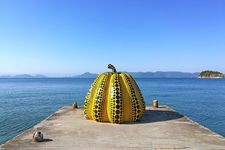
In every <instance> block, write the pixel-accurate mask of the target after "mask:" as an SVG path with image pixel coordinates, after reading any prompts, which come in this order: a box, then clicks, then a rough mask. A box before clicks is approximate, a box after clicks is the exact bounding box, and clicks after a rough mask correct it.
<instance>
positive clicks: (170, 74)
mask: <svg viewBox="0 0 225 150" xmlns="http://www.w3.org/2000/svg"><path fill="white" fill-rule="evenodd" d="M126 73H129V74H131V75H132V76H133V77H134V78H197V77H198V75H199V74H200V73H199V72H195V73H188V72H176V71H169V72H163V71H157V72H126ZM97 75H98V74H96V73H90V72H85V73H83V74H81V75H76V76H71V77H69V78H96V77H97ZM0 78H51V77H49V76H45V75H29V74H21V75H14V76H10V75H0ZM67 78H68V77H67Z"/></svg>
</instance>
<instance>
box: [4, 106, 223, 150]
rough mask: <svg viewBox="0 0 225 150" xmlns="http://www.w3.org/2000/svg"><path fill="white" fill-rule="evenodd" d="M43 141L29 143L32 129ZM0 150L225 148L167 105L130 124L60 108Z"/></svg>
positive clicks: (148, 108) (213, 135)
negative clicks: (103, 119) (90, 118)
mask: <svg viewBox="0 0 225 150" xmlns="http://www.w3.org/2000/svg"><path fill="white" fill-rule="evenodd" d="M37 130H39V131H41V132H42V133H43V134H44V138H45V140H44V142H40V143H36V142H32V134H33V133H34V132H35V131H37ZM0 149H1V150H22V149H23V150H40V149H50V150H74V149H79V150H80V149H84V150H86V149H91V150H99V149H100V150H103V149H107V150H116V149H124V150H127V149H135V150H136V149H138V150H141V149H146V150H225V139H224V138H223V137H222V136H220V135H218V134H216V133H214V132H212V131H210V130H209V129H206V128H204V127H202V126H200V125H198V124H197V123H195V122H193V121H191V120H189V119H188V118H187V117H184V116H182V115H180V114H179V113H177V112H176V111H174V110H172V109H170V108H169V107H166V106H165V107H159V108H151V107H147V110H146V113H145V115H144V117H143V119H142V120H141V121H140V122H137V123H131V124H120V125H117V124H110V123H97V122H94V121H92V120H85V119H84V116H83V109H82V108H78V109H72V108H71V107H64V108H62V109H60V110H59V111H57V112H56V113H54V114H53V115H51V116H50V117H49V118H48V119H46V120H44V121H42V122H41V123H39V124H38V125H36V126H34V127H33V128H32V129H30V130H27V131H26V132H24V133H23V134H21V135H19V136H17V137H15V138H14V139H12V140H10V141H8V142H7V143H5V144H4V145H2V146H1V147H0Z"/></svg>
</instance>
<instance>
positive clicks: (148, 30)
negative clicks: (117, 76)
mask: <svg viewBox="0 0 225 150" xmlns="http://www.w3.org/2000/svg"><path fill="white" fill-rule="evenodd" d="M108 63H112V64H115V66H117V69H118V70H121V71H184V72H196V71H202V70H205V69H211V70H218V71H222V72H224V73H225V0H169V1H168V0H154V1H153V0H141V1H140V0H136V1H135V0H111V1H109V0H71V1H69V0H60V1H59V0H20V1H19V0H17V1H16V0H14V1H12V0H1V1H0V74H20V73H30V74H40V73H41V74H58V75H59V74H61V75H68V74H80V73H83V72H86V71H89V72H96V73H99V72H105V71H108V70H107V64H108Z"/></svg>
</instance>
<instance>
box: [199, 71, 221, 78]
mask: <svg viewBox="0 0 225 150" xmlns="http://www.w3.org/2000/svg"><path fill="white" fill-rule="evenodd" d="M198 78H224V74H223V73H221V72H218V71H210V70H207V71H202V72H201V73H200V75H199V76H198Z"/></svg>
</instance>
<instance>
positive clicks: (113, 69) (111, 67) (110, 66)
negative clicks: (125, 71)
mask: <svg viewBox="0 0 225 150" xmlns="http://www.w3.org/2000/svg"><path fill="white" fill-rule="evenodd" d="M108 68H109V69H112V73H117V71H116V68H115V67H114V66H113V65H112V64H109V65H108Z"/></svg>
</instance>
